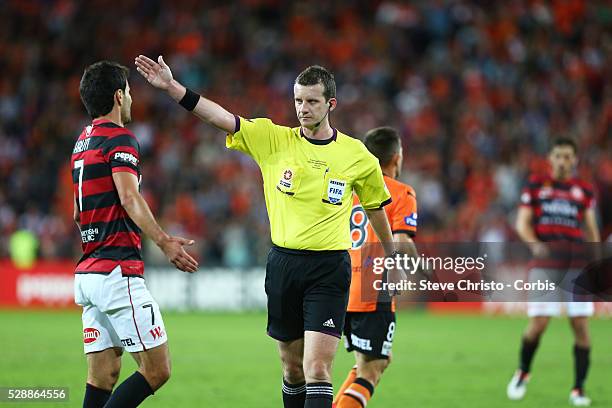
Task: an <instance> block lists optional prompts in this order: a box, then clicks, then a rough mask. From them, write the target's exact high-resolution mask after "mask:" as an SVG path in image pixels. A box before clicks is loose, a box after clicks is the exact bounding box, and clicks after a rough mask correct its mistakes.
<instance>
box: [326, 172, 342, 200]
mask: <svg viewBox="0 0 612 408" xmlns="http://www.w3.org/2000/svg"><path fill="white" fill-rule="evenodd" d="M345 189H346V181H344V180H339V179H335V178H330V179H329V181H328V182H327V200H328V201H329V202H330V203H331V204H340V203H342V196H344V190H345Z"/></svg>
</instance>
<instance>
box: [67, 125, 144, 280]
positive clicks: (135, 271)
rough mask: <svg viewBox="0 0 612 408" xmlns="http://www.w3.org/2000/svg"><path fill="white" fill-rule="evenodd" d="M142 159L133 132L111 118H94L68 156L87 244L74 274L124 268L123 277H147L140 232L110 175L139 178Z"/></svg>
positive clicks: (82, 233)
mask: <svg viewBox="0 0 612 408" xmlns="http://www.w3.org/2000/svg"><path fill="white" fill-rule="evenodd" d="M139 161H140V147H139V144H138V140H137V139H136V137H135V136H134V134H133V133H132V132H130V131H129V130H127V129H126V128H124V127H121V126H119V125H117V124H115V123H113V122H111V121H108V120H104V119H96V120H94V121H93V122H92V124H91V125H89V126H87V127H86V128H85V129H84V130H83V132H82V133H81V135H80V136H79V138H78V140H77V142H76V144H75V146H74V149H73V151H72V158H71V160H70V162H71V168H72V181H73V190H74V197H75V200H76V204H77V206H78V208H79V211H80V225H81V241H82V247H83V257H82V258H81V259H80V260H79V262H78V264H77V267H76V270H75V272H76V273H108V272H111V271H112V270H113V269H114V268H115V267H117V266H121V270H122V272H123V274H124V275H132V276H133V275H137V276H142V275H143V273H144V263H143V261H142V255H141V252H140V249H141V237H140V234H141V231H140V229H139V228H138V226H136V224H135V223H134V221H132V220H131V219H130V217H129V216H128V214H127V213H126V211H125V210H124V209H123V207H122V206H121V202H120V200H119V194H118V193H117V189H116V187H115V184H114V182H113V177H112V174H113V173H115V172H129V173H132V174H134V175H135V176H136V177H138V179H139V180H140V178H141V175H140V168H139V166H138V164H139Z"/></svg>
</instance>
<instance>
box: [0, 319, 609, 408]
mask: <svg viewBox="0 0 612 408" xmlns="http://www.w3.org/2000/svg"><path fill="white" fill-rule="evenodd" d="M164 320H165V323H166V329H167V332H168V334H169V338H170V350H171V353H172V361H173V372H172V378H171V379H170V382H169V383H167V384H166V385H165V386H164V387H163V388H162V389H160V390H159V391H158V393H157V394H156V395H155V396H153V397H150V398H149V399H148V400H147V401H145V403H144V404H143V406H145V407H175V408H179V407H181V408H182V407H282V402H281V398H280V382H281V374H280V368H279V362H278V358H277V354H276V345H275V343H274V342H273V341H272V340H271V339H270V338H268V337H267V336H266V334H265V315H264V314H263V313H245V314H211V313H199V314H197V313H186V314H179V313H165V315H164ZM525 324H526V318H516V317H484V316H456V315H446V316H439V315H429V314H426V313H420V312H418V313H417V312H402V313H400V314H399V315H398V329H397V331H396V338H395V343H394V348H393V352H394V361H393V364H392V365H391V366H390V367H389V369H388V370H387V372H386V373H385V375H384V377H383V379H382V382H381V384H380V385H379V387H378V388H377V389H376V393H375V395H374V398H373V399H372V401H371V403H370V404H369V405H368V406H369V407H372V408H376V407H385V408H394V407H398V408H400V407H433V408H436V407H445V408H446V407H454V408H460V407H466V408H478V407H487V408H490V407H515V408H530V407H563V406H567V397H568V395H569V391H570V387H571V385H572V381H573V368H572V367H573V362H572V356H571V350H572V341H571V333H570V329H569V326H568V323H567V319H565V318H563V319H561V318H559V319H555V320H554V321H553V322H552V323H551V326H550V327H549V330H548V332H547V333H546V336H545V337H544V339H543V341H542V343H541V346H540V350H539V351H538V354H537V355H536V360H535V362H534V367H533V378H532V381H531V384H530V387H529V392H528V393H527V396H526V397H525V400H523V401H521V402H511V401H507V400H506V397H505V387H506V383H507V381H508V380H509V378H510V376H511V374H512V372H513V370H514V368H515V367H516V364H517V354H518V346H519V344H518V342H519V338H520V333H521V331H522V330H523V328H524V326H525ZM0 326H1V327H2V331H1V333H0V346H1V348H2V357H0V387H6V386H43V385H44V386H67V387H69V389H70V402H69V403H63V404H53V403H28V404H21V405H19V404H16V403H0V405H2V406H5V405H6V407H7V408H8V407H12V406H44V407H67V406H70V407H78V406H81V404H82V398H83V390H84V384H85V375H86V363H85V358H84V356H83V353H82V343H81V321H80V315H79V313H78V312H75V311H72V312H46V311H45V312H43V311H0ZM591 329H592V338H593V344H594V346H593V352H592V356H591V360H592V365H591V372H590V374H589V379H588V382H587V391H588V393H589V395H590V396H591V397H592V398H593V401H594V403H593V406H595V407H612V387H610V380H611V378H612V347H611V344H612V324H611V322H610V320H605V319H593V320H592V322H591ZM351 365H352V356H350V355H349V354H348V353H346V352H345V351H344V350H340V351H339V353H338V355H337V357H336V361H335V364H334V386H335V388H337V387H338V386H339V385H340V383H341V382H342V381H343V380H344V377H345V373H346V372H347V370H348V369H349V368H350V367H351ZM135 367H136V366H135V363H134V361H133V360H132V359H131V357H129V356H127V355H125V356H124V358H123V370H122V374H121V379H120V381H122V380H123V379H124V378H125V377H126V376H128V375H130V374H131V373H132V372H133V371H134V369H135Z"/></svg>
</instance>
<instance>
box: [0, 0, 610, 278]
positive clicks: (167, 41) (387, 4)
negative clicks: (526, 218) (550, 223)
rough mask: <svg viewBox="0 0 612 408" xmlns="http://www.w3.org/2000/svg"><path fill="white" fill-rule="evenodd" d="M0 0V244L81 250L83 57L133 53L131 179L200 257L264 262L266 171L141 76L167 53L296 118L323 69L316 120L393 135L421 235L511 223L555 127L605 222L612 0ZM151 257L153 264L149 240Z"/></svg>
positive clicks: (234, 100) (230, 92)
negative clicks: (136, 164) (138, 179)
mask: <svg viewBox="0 0 612 408" xmlns="http://www.w3.org/2000/svg"><path fill="white" fill-rule="evenodd" d="M410 3H411V4H408V2H399V1H398V2H394V1H370V0H359V1H350V2H349V1H327V2H325V7H321V6H318V5H316V4H315V3H313V2H306V1H296V2H285V1H280V0H242V1H234V2H215V1H198V0H189V1H181V0H177V1H173V2H164V1H161V0H157V1H155V0H123V1H121V2H112V1H102V0H91V1H74V0H59V1H51V0H49V1H37V0H7V1H3V2H0V21H2V24H0V72H2V74H3V75H2V76H0V257H2V256H7V255H8V254H9V249H10V247H11V237H12V236H13V234H14V233H15V232H16V231H21V232H24V231H25V232H29V233H30V234H31V236H32V237H33V238H35V240H36V245H37V248H38V249H37V252H38V254H39V256H40V257H42V258H47V259H55V258H75V259H76V258H78V256H79V252H80V246H79V235H78V233H77V229H76V228H77V227H76V226H75V225H74V222H73V221H72V218H71V217H72V201H73V198H72V186H71V176H70V168H69V159H70V153H71V150H72V146H73V144H74V140H75V139H76V137H77V136H78V135H79V133H80V132H81V130H82V128H83V127H84V126H86V125H87V124H88V123H89V121H90V119H89V118H88V117H87V114H86V112H85V110H84V108H83V107H82V104H81V102H80V100H79V94H78V84H79V80H80V77H81V75H82V72H83V69H84V68H85V67H86V66H87V65H89V64H91V63H93V62H95V61H97V60H100V59H110V60H116V61H118V62H120V63H123V64H124V65H127V66H128V67H130V68H131V69H132V75H131V77H130V85H131V88H132V91H131V94H132V97H133V105H132V118H133V123H131V124H130V125H129V127H130V129H131V130H133V131H134V133H135V134H136V135H137V137H138V138H139V140H140V145H141V155H142V159H141V163H142V172H143V184H142V186H143V192H144V194H145V196H146V198H147V201H148V202H149V203H150V205H151V207H152V209H153V212H154V213H155V214H156V215H157V216H158V219H159V221H160V223H161V224H162V225H163V227H164V228H166V229H167V230H168V231H169V232H170V233H172V234H179V235H183V236H186V237H190V238H195V239H196V240H197V241H198V244H197V246H196V248H194V252H196V253H197V255H198V257H199V259H200V263H201V264H203V265H211V266H212V265H226V266H232V267H242V266H249V265H254V264H256V265H261V264H263V263H264V259H265V255H266V249H267V248H268V247H269V244H270V238H269V228H268V221H267V216H266V211H265V205H264V200H263V193H262V191H261V176H260V173H259V170H258V168H257V166H256V165H255V163H254V162H253V161H252V160H251V159H250V158H248V157H246V156H243V155H241V154H239V153H236V152H231V151H228V150H226V149H225V143H224V135H223V134H222V133H220V132H219V131H217V130H215V129H213V128H211V127H209V126H207V125H204V124H202V123H201V122H199V121H198V120H197V119H196V118H194V117H193V116H191V115H190V114H188V113H186V112H184V110H183V109H182V108H180V107H179V106H177V105H176V104H175V103H174V102H173V101H172V100H171V99H170V98H169V97H168V96H167V95H165V94H164V93H162V92H159V91H156V90H155V89H153V88H152V87H151V86H149V85H148V84H146V83H145V82H144V81H143V80H142V79H141V78H140V77H139V75H138V74H137V73H136V70H135V69H134V66H133V60H134V57H135V56H136V55H138V54H145V55H149V56H151V57H156V56H157V55H159V54H163V55H164V57H165V60H166V62H167V63H168V64H169V65H170V66H171V67H172V69H173V73H174V75H175V77H176V78H178V79H179V80H180V81H181V82H183V83H184V84H186V85H187V86H189V87H191V88H193V89H195V90H197V91H199V92H200V93H202V94H204V95H206V96H207V97H209V98H211V99H213V100H215V101H217V102H219V103H220V104H222V105H224V106H225V107H227V108H228V109H229V110H230V111H232V112H234V113H236V114H239V115H241V116H244V117H262V116H265V117H269V118H271V119H272V120H273V121H275V122H276V123H279V124H286V125H291V126H297V125H298V122H297V119H296V117H295V111H294V108H293V102H292V89H293V81H294V79H295V76H296V75H297V74H298V73H299V72H300V71H301V70H302V69H304V68H305V67H306V66H308V65H312V64H321V65H324V66H326V67H328V68H329V69H330V70H332V71H333V72H334V74H335V77H336V82H337V85H338V103H339V105H338V109H337V110H336V111H335V112H334V113H333V115H332V116H331V122H332V125H333V126H334V127H337V128H338V129H340V130H341V131H343V132H344V133H347V134H350V135H352V136H355V137H361V136H362V135H363V134H364V133H365V132H366V131H367V130H368V129H370V128H373V127H377V126H382V125H390V126H394V127H396V128H397V129H399V130H400V131H401V134H402V138H403V145H404V156H405V159H404V169H403V173H402V176H401V179H402V180H403V181H404V182H407V183H409V184H411V185H412V186H413V187H414V188H415V190H416V192H417V197H418V203H419V228H420V231H419V234H418V235H417V239H421V240H436V239H437V240H444V241H446V242H454V241H471V240H480V241H486V242H501V241H509V240H514V239H516V236H515V235H514V232H513V229H512V227H511V226H512V223H513V214H514V211H515V209H516V206H517V202H518V197H519V194H520V189H521V186H522V184H523V182H524V180H525V178H526V176H527V175H528V174H529V173H530V172H545V171H547V164H546V152H547V149H548V147H549V143H550V141H551V140H552V138H554V137H555V136H570V137H573V138H575V139H576V140H577V141H578V143H579V146H580V152H579V156H580V166H579V171H578V173H579V175H580V176H581V177H584V178H586V179H588V180H590V181H591V182H592V183H593V185H594V186H595V188H596V192H597V198H598V203H599V207H598V214H599V221H600V223H601V226H602V227H603V230H604V233H603V238H604V239H605V238H606V237H607V236H608V235H609V234H610V233H611V232H612V206H611V205H610V203H611V200H612V197H611V195H612V29H611V27H612V6H611V5H610V3H608V2H605V1H588V2H587V1H583V0H554V1H543V0H516V1H462V0H456V1H454V0H448V1H443V0H429V1H415V2H410ZM145 251H146V252H147V253H148V255H147V256H148V259H149V260H150V261H152V262H157V261H162V260H163V259H160V254H159V253H158V252H156V251H155V250H152V249H151V245H150V244H146V245H145Z"/></svg>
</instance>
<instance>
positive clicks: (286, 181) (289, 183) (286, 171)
mask: <svg viewBox="0 0 612 408" xmlns="http://www.w3.org/2000/svg"><path fill="white" fill-rule="evenodd" d="M279 170H280V177H279V178H278V184H277V185H276V189H277V190H278V191H280V192H281V193H285V194H287V195H289V196H292V195H294V194H295V190H296V189H297V187H298V184H299V183H298V181H299V180H298V175H299V172H297V171H296V168H294V167H293V166H291V167H289V166H287V165H285V166H283V167H281V168H280V169H279Z"/></svg>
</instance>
